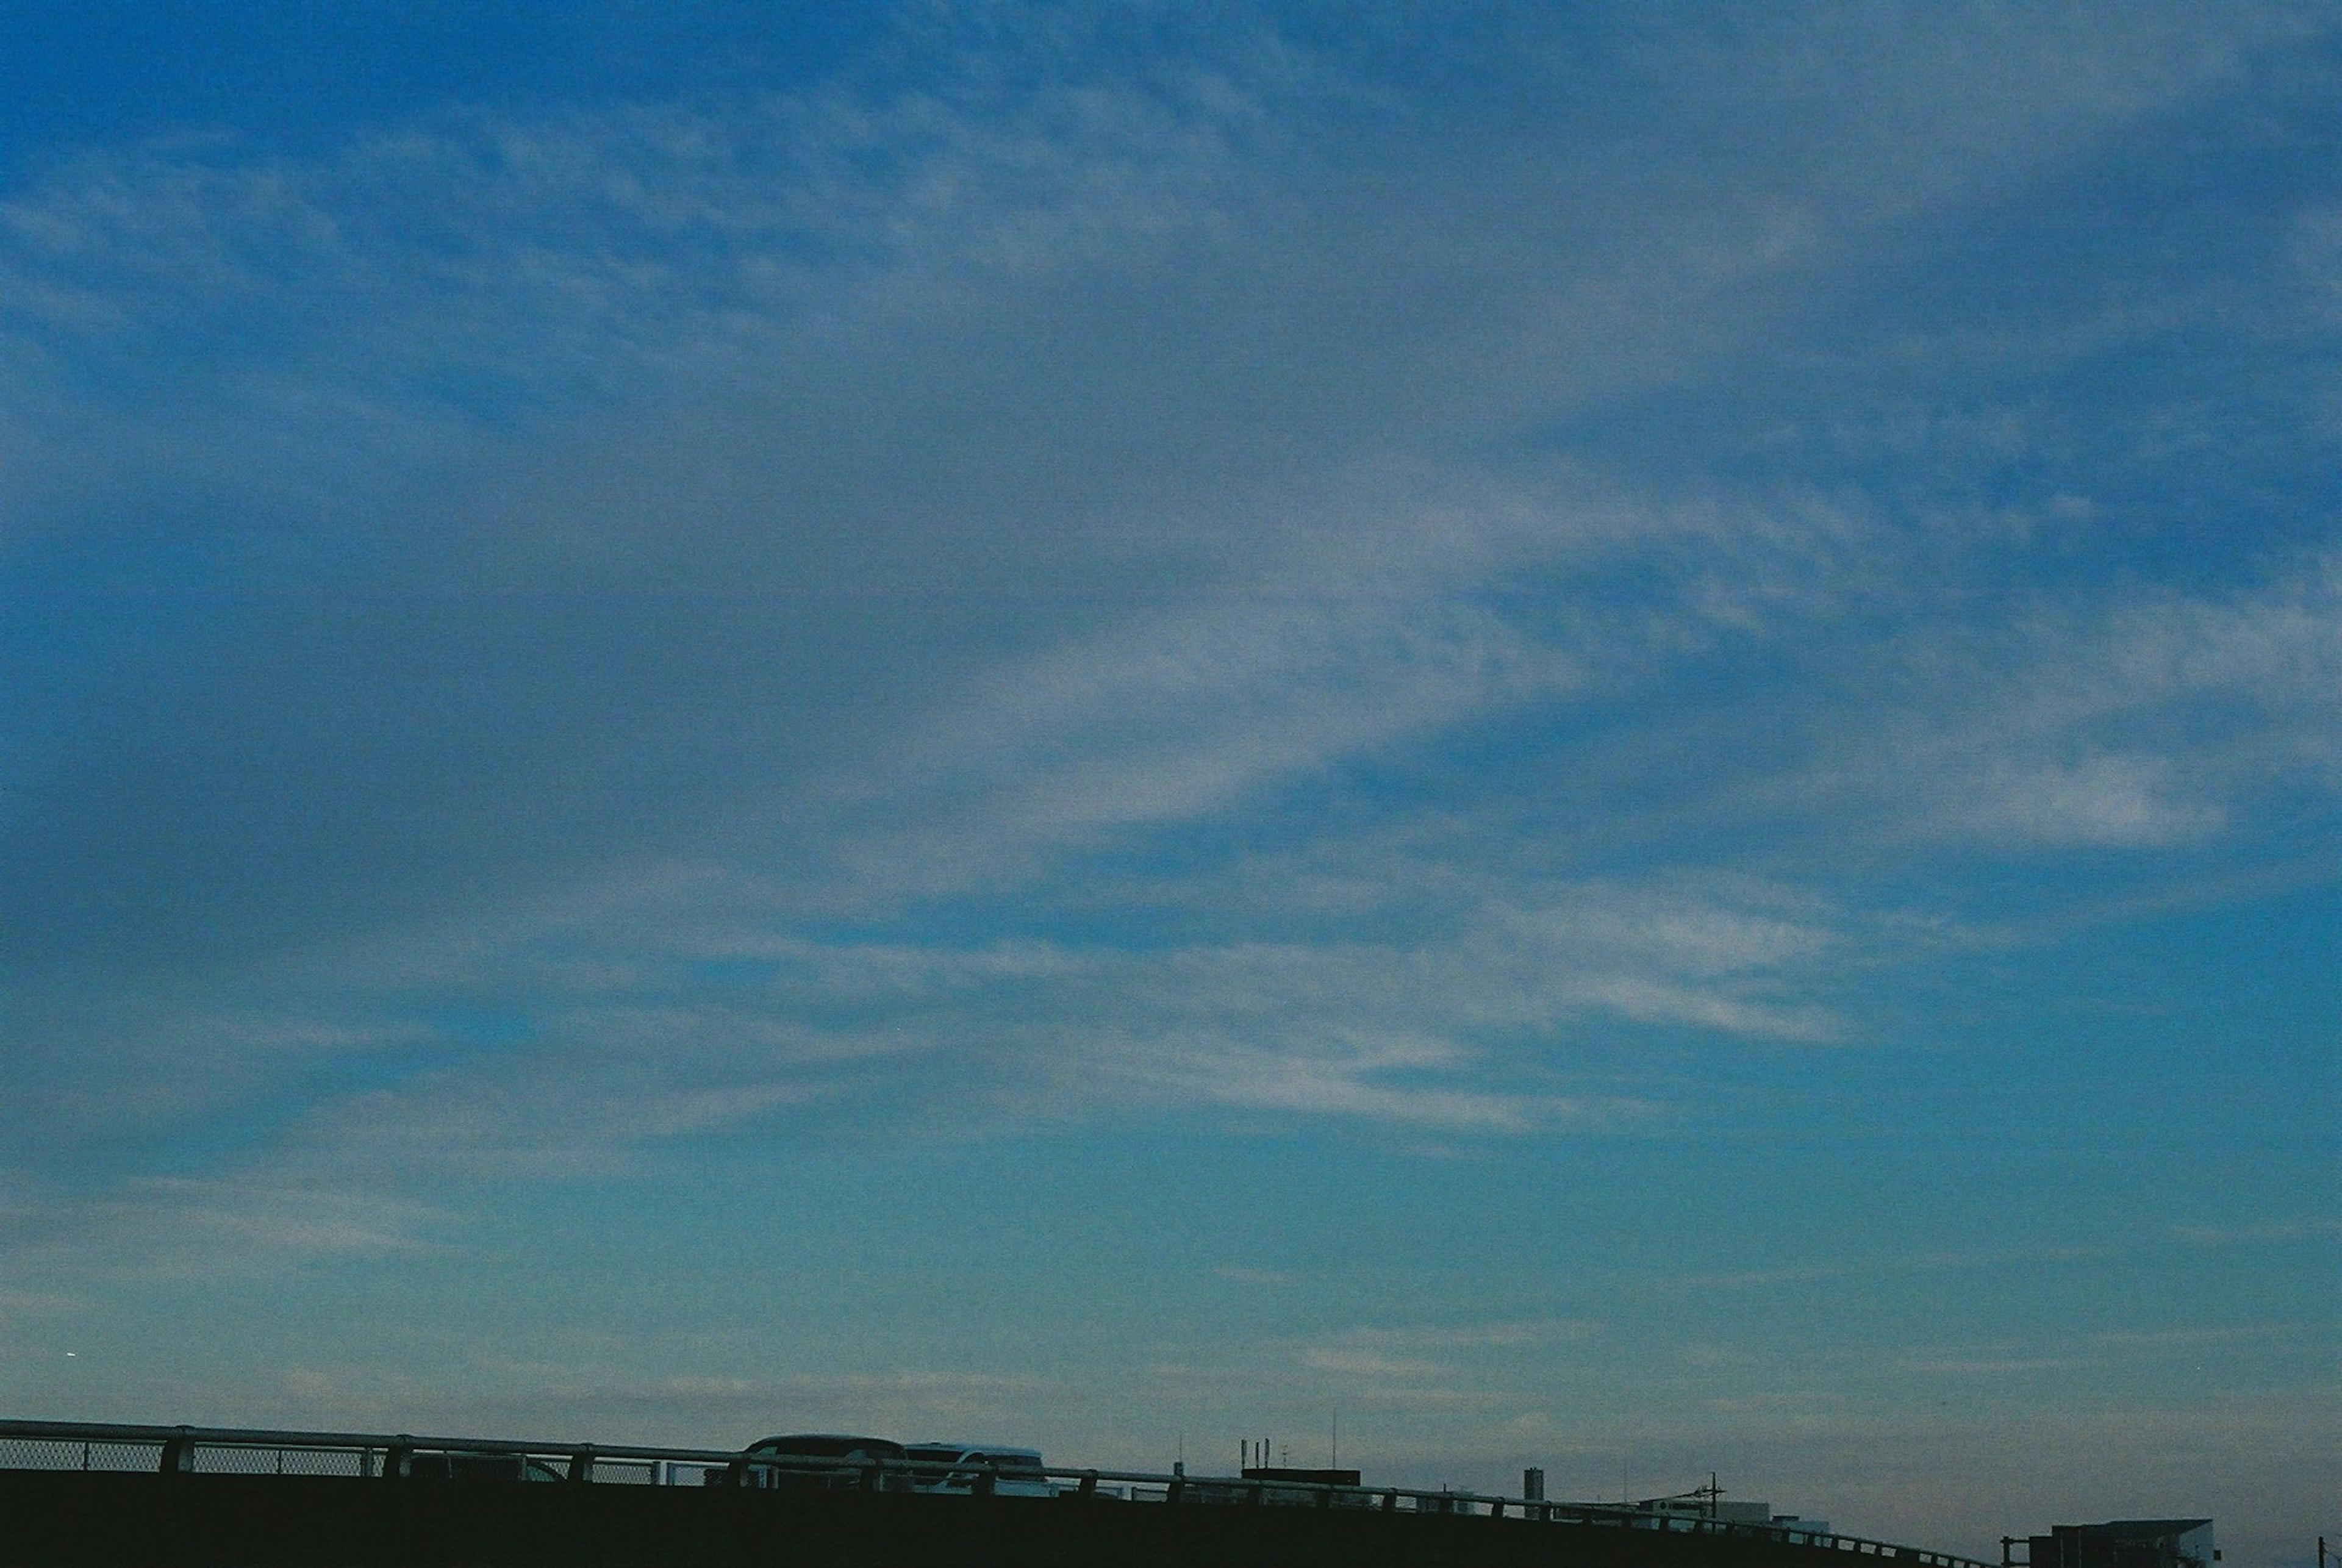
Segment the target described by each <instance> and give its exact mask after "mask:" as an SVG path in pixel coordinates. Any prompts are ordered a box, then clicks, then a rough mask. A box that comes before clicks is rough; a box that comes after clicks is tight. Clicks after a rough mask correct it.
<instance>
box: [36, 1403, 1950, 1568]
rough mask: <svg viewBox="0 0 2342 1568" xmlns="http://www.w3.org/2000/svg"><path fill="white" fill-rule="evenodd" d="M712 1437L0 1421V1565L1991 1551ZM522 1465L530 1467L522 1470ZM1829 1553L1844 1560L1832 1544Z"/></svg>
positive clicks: (904, 1565) (1485, 1565) (449, 1565)
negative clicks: (953, 1471)
mask: <svg viewBox="0 0 2342 1568" xmlns="http://www.w3.org/2000/svg"><path fill="white" fill-rule="evenodd" d="M916 1469H917V1467H916V1466H905V1465H892V1464H887V1465H880V1464H870V1463H825V1462H819V1461H798V1460H790V1461H786V1462H776V1461H770V1460H756V1459H749V1458H746V1457H744V1456H743V1455H742V1454H740V1453H734V1452H729V1451H723V1450H711V1449H671V1448H647V1447H639V1446H624V1445H594V1444H561V1443H528V1442H506V1441H499V1440H489V1439H478V1438H445V1437H418V1436H411V1435H406V1434H384V1433H299V1432H262V1431H244V1430H223V1429H205V1428H191V1427H139V1426H117V1425H98V1424H88V1423H54V1422H24V1421H5V1422H0V1564H5V1565H7V1568H17V1565H23V1568H84V1565H90V1568H95V1565H97V1564H105V1565H107V1568H115V1565H135V1564H150V1563H151V1564H156V1565H162V1564H170V1565H174V1568H176V1565H180V1564H186V1565H202V1568H538V1565H545V1568H551V1565H553V1564H561V1565H563V1568H588V1565H592V1568H1199V1565H1221V1568H1858V1565H1857V1563H1856V1562H1855V1561H1854V1559H1855V1558H1862V1557H1872V1558H1879V1557H1886V1558H1893V1559H1895V1560H1897V1563H1901V1564H1911V1565H1915V1568H1988V1565H1987V1564H1983V1563H1977V1562H1975V1561H1974V1560H1972V1559H1967V1558H1961V1557H1955V1556H1952V1555H1950V1554H1948V1553H1938V1552H1925V1551H1920V1550H1918V1549H1917V1548H1913V1547H1907V1546H1896V1545H1891V1544H1888V1543H1884V1542H1877V1541H1868V1540H1864V1539H1861V1538H1858V1537H1854V1536H1845V1535H1815V1534H1806V1533H1797V1532H1794V1531H1793V1530H1785V1529H1782V1528H1780V1527H1777V1526H1769V1525H1754V1524H1740V1523H1726V1522H1723V1521H1718V1520H1714V1519H1706V1518H1700V1517H1696V1516H1688V1515H1680V1514H1677V1515H1666V1514H1654V1513H1645V1512H1637V1511H1636V1510H1631V1509H1622V1508H1619V1507H1617V1506H1615V1505H1612V1506H1605V1505H1602V1504H1599V1503H1557V1502H1547V1501H1545V1500H1541V1499H1527V1498H1517V1497H1498V1496H1493V1495H1489V1494H1486V1493H1457V1492H1452V1491H1439V1492H1431V1491H1425V1490H1421V1489H1417V1488H1408V1487H1356V1486H1333V1485H1317V1484H1311V1483H1300V1482H1288V1481H1248V1480H1246V1479H1244V1478H1241V1477H1225V1476H1200V1475H1186V1474H1170V1475H1164V1474H1156V1473H1136V1472H1116V1471H1097V1470H1068V1469H1062V1468H1059V1469H1052V1470H1051V1471H1049V1472H1048V1474H1049V1476H1050V1478H1051V1482H1052V1484H1053V1486H1054V1488H1055V1489H1056V1490H1055V1494H1054V1495H1050V1496H1009V1495H996V1494H992V1493H991V1489H990V1487H989V1485H988V1484H985V1483H979V1484H978V1486H977V1487H976V1491H975V1492H974V1493H972V1494H971V1493H959V1494H953V1493H941V1492H933V1491H921V1490H917V1489H916V1487H915V1484H914V1483H915V1482H916V1479H917V1477H916ZM532 1482H541V1483H543V1484H531V1483H532ZM1848 1554H1851V1556H1849V1555H1848Z"/></svg>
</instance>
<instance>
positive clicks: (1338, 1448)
mask: <svg viewBox="0 0 2342 1568" xmlns="http://www.w3.org/2000/svg"><path fill="white" fill-rule="evenodd" d="M1333 1413H1334V1450H1333V1453H1332V1454H1331V1455H1330V1456H1329V1457H1328V1458H1327V1459H1326V1469H1328V1470H1339V1469H1341V1468H1342V1407H1341V1406H1340V1405H1338V1404H1336V1405H1335V1406H1333ZM2317 1568H2326V1564H2325V1563H2323V1562H2321V1563H2318V1564H2317Z"/></svg>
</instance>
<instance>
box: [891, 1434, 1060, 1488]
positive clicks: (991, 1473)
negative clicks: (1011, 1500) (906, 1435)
mask: <svg viewBox="0 0 2342 1568" xmlns="http://www.w3.org/2000/svg"><path fill="white" fill-rule="evenodd" d="M906 1452H907V1453H908V1454H909V1457H910V1459H911V1462H912V1463H914V1464H916V1465H917V1466H918V1468H917V1469H916V1470H915V1471H913V1472H912V1473H911V1484H912V1486H913V1487H914V1488H916V1490H918V1491H920V1492H950V1493H961V1494H963V1495H965V1494H968V1493H979V1492H984V1491H987V1490H989V1491H991V1492H992V1493H996V1495H998V1496H1002V1497H1053V1496H1055V1495H1056V1487H1054V1486H1052V1485H1051V1484H1050V1483H1049V1478H1048V1476H1047V1475H1046V1474H1045V1473H1043V1472H1042V1469H1041V1455H1040V1453H1038V1452H1037V1451H1036V1450H1034V1449H1030V1448H1004V1447H1001V1446H1000V1445H999V1444H997V1443H986V1444H984V1445H982V1446H978V1445H977V1444H975V1443H941V1442H937V1443H913V1444H911V1446H910V1448H909V1449H908V1450H907V1451H906ZM943 1465H949V1466H951V1467H952V1468H950V1469H948V1470H945V1469H941V1468H937V1467H939V1466H943Z"/></svg>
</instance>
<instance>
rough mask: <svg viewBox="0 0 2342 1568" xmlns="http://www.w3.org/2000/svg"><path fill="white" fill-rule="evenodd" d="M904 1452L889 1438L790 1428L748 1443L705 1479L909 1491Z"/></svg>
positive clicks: (788, 1487) (802, 1488) (791, 1487)
mask: <svg viewBox="0 0 2342 1568" xmlns="http://www.w3.org/2000/svg"><path fill="white" fill-rule="evenodd" d="M905 1458H906V1453H905V1451H904V1448H903V1445H902V1444H901V1443H896V1442H895V1441H894V1440H893V1439H891V1438H886V1437H853V1436H849V1435H847V1434H846V1433H837V1432H799V1433H786V1434H784V1435H782V1436H779V1437H767V1438H766V1439H764V1440H763V1441H762V1442H758V1443H750V1444H749V1445H748V1446H747V1447H746V1449H745V1450H743V1451H742V1452H741V1454H740V1457H739V1458H738V1459H736V1460H735V1461H733V1463H731V1464H730V1465H729V1466H728V1467H726V1468H725V1469H723V1470H711V1471H709V1472H708V1473H707V1484H709V1485H710V1486H749V1487H763V1488H766V1489H767V1490H779V1491H783V1492H837V1491H850V1490H855V1489H857V1488H866V1489H869V1490H872V1491H881V1492H908V1491H909V1490H911V1477H910V1474H909V1473H908V1472H907V1471H906V1470H904V1469H903V1468H902V1465H903V1462H904V1460H905Z"/></svg>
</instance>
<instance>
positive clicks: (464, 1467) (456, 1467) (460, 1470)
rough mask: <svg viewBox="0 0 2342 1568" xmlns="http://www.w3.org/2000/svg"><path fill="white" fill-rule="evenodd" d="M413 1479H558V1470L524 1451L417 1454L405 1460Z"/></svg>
mask: <svg viewBox="0 0 2342 1568" xmlns="http://www.w3.org/2000/svg"><path fill="white" fill-rule="evenodd" d="M406 1473H407V1475H408V1476H409V1477H410V1478H411V1479H413V1480H416V1481H560V1480H564V1479H565V1477H564V1476H563V1474H562V1473H561V1472H560V1471H558V1470H556V1469H555V1468H554V1467H553V1466H552V1465H550V1464H547V1463H545V1461H544V1460H542V1459H531V1458H529V1457H528V1455H526V1454H525V1453H418V1454H416V1455H415V1457H414V1458H412V1459H410V1460H408V1461H407V1462H406Z"/></svg>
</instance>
